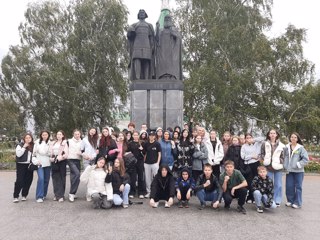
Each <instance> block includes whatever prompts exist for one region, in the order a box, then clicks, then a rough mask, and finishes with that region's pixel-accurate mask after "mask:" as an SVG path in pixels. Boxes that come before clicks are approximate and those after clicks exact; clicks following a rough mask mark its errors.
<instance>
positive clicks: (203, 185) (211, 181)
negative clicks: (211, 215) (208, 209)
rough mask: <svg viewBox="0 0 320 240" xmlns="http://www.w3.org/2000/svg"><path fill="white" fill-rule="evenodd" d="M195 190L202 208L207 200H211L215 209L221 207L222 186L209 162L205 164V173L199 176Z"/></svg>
mask: <svg viewBox="0 0 320 240" xmlns="http://www.w3.org/2000/svg"><path fill="white" fill-rule="evenodd" d="M195 190H196V193H197V197H198V199H199V201H200V207H199V209H200V210H202V209H204V208H205V206H206V201H210V202H211V204H212V207H213V208H214V209H217V208H218V207H219V202H220V200H221V197H222V188H221V185H220V184H219V181H218V179H217V178H216V176H215V175H214V174H213V171H212V166H211V165H210V164H209V163H206V164H205V165H204V166H203V174H201V175H200V176H199V178H198V180H197V184H196V188H195Z"/></svg>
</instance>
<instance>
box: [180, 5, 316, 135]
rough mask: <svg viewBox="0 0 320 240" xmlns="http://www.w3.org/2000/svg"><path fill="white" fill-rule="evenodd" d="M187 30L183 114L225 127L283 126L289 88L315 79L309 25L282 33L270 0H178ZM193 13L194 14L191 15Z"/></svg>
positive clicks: (182, 20)
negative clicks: (271, 33) (307, 47)
mask: <svg viewBox="0 0 320 240" xmlns="http://www.w3.org/2000/svg"><path fill="white" fill-rule="evenodd" d="M177 5H178V8H177V11H176V13H175V14H176V16H177V18H178V20H177V21H178V23H179V27H180V29H181V31H182V35H183V37H184V49H185V51H184V56H185V59H184V70H185V71H186V72H187V73H188V78H187V79H186V80H185V114H186V115H187V117H189V118H190V117H192V116H193V117H194V118H195V119H196V120H201V121H203V122H204V123H205V124H206V126H208V127H213V128H216V129H218V130H220V131H225V130H231V131H246V130H247V129H248V127H249V126H248V122H249V120H255V122H256V123H257V125H258V126H259V127H260V128H262V129H267V128H268V127H270V126H273V127H274V126H275V125H277V126H279V127H281V128H283V125H284V124H285V122H284V114H285V113H286V110H287V109H288V108H290V99H291V96H290V94H289V93H290V92H292V91H295V90H298V89H300V88H301V87H302V86H303V85H304V84H305V83H307V82H310V81H311V80H312V77H311V76H312V74H313V65H312V64H311V63H310V62H309V61H307V60H306V59H305V58H304V56H303V49H302V42H303V41H304V40H305V35H306V32H305V30H304V29H297V28H295V27H294V26H288V28H287V30H286V32H285V33H284V34H283V35H282V36H280V37H278V38H269V37H268V36H267V35H266V32H267V31H268V30H269V29H270V27H271V25H272V19H271V9H272V0H248V1H243V0H242V1H240V0H214V1H212V0H178V1H177ZM185 19H188V21H185Z"/></svg>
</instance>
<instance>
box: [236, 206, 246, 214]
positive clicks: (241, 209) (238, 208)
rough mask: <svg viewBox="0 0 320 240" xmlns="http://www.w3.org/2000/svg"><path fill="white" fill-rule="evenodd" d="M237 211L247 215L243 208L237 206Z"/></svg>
mask: <svg viewBox="0 0 320 240" xmlns="http://www.w3.org/2000/svg"><path fill="white" fill-rule="evenodd" d="M237 210H238V212H241V213H242V214H247V211H246V209H245V208H244V207H243V206H238V207H237Z"/></svg>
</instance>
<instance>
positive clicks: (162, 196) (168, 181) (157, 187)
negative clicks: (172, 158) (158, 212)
mask: <svg viewBox="0 0 320 240" xmlns="http://www.w3.org/2000/svg"><path fill="white" fill-rule="evenodd" d="M174 183H175V182H174V178H173V176H172V173H171V171H170V168H169V166H168V165H161V166H160V168H159V170H158V173H157V174H156V176H155V177H154V179H153V181H152V184H151V193H150V198H151V199H150V206H151V207H153V208H157V207H158V205H159V201H160V200H165V207H166V208H169V207H171V205H172V204H173V198H174V194H175V189H174Z"/></svg>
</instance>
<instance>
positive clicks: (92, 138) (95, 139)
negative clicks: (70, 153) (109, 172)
mask: <svg viewBox="0 0 320 240" xmlns="http://www.w3.org/2000/svg"><path fill="white" fill-rule="evenodd" d="M91 129H94V130H96V133H95V134H94V135H93V136H91V135H90V130H91ZM98 137H99V136H98V131H97V129H96V128H94V127H92V128H89V131H88V141H89V143H90V145H91V146H92V147H93V148H94V149H96V148H97V143H98Z"/></svg>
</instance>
